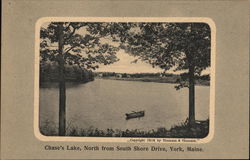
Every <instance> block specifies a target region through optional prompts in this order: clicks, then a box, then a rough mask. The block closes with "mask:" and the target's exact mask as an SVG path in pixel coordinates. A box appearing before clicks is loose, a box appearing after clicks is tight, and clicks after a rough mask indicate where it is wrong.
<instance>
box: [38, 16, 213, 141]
mask: <svg viewBox="0 0 250 160" xmlns="http://www.w3.org/2000/svg"><path fill="white" fill-rule="evenodd" d="M51 21H57V22H65V21H67V22H203V23H207V24H208V25H209V26H210V29H211V68H210V72H211V73H210V74H211V76H210V77H211V79H210V100H209V134H208V136H207V137H205V138H202V139H198V138H197V139H196V138H150V137H149V138H143V137H131V138H120V137H68V136H67V137H59V136H44V135H42V134H41V133H40V131H39V47H40V43H39V42H40V35H39V34H40V27H41V25H42V24H43V23H45V22H51ZM215 56H216V27H215V23H214V21H213V20H212V19H211V18H207V17H191V18H187V17H171V18H164V17H156V18H149V17H133V18H132V17H43V18H40V19H38V21H37V22H36V25H35V66H34V67H35V77H34V79H35V82H34V133H35V136H36V137H37V138H38V139H39V140H41V141H65V142H66V141H67V142H129V143H140V142H134V141H131V140H145V142H142V143H159V142H147V139H161V143H185V144H187V143H192V144H195V143H208V142H209V141H211V140H212V138H213V136H214V121H215V120H214V119H215ZM163 139H166V140H174V141H175V140H176V142H162V140H163ZM178 140H179V141H178ZM194 140H195V141H194Z"/></svg>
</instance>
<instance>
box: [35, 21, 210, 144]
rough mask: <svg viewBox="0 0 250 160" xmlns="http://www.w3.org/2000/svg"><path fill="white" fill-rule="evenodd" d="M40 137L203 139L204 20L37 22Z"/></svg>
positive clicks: (206, 107) (206, 106) (206, 93)
mask: <svg viewBox="0 0 250 160" xmlns="http://www.w3.org/2000/svg"><path fill="white" fill-rule="evenodd" d="M39 29H40V30H39V43H40V44H39V61H40V63H39V115H38V116H39V131H40V133H41V134H42V135H44V136H69V137H145V138H149V137H153V138H200V139H201V138H205V137H206V136H207V135H208V134H209V130H210V128H209V126H210V123H209V122H210V109H211V108H210V79H211V74H210V72H211V28H210V26H209V24H207V23H205V22H192V21H189V22H71V21H69V22H67V21H63V22H61V21H60V22H58V21H48V22H44V23H42V24H41V26H40V28H39Z"/></svg>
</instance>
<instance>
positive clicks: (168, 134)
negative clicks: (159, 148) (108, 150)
mask: <svg viewBox="0 0 250 160" xmlns="http://www.w3.org/2000/svg"><path fill="white" fill-rule="evenodd" d="M57 130H58V126H56V125H54V124H53V123H52V122H48V121H45V122H44V123H42V125H41V126H40V131H41V133H42V134H43V135H45V136H57V135H58V131H57ZM208 132H209V119H207V120H204V121H196V124H195V125H194V126H192V127H190V126H189V125H188V123H187V121H186V122H183V123H181V124H180V125H175V126H172V127H171V128H170V129H166V128H164V127H162V128H158V129H156V130H154V129H152V130H149V131H142V130H138V129H132V130H129V129H126V130H120V129H110V128H108V129H106V130H100V129H98V128H94V127H89V128H87V129H82V128H78V127H75V126H68V127H67V131H66V136H77V137H148V138H150V137H153V138H204V137H206V136H207V135H208Z"/></svg>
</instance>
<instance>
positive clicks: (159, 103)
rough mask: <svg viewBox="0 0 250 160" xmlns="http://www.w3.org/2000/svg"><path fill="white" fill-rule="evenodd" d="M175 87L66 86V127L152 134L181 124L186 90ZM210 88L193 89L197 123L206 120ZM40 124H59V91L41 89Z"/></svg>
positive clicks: (100, 83) (130, 84)
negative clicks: (138, 113) (134, 114)
mask: <svg viewBox="0 0 250 160" xmlns="http://www.w3.org/2000/svg"><path fill="white" fill-rule="evenodd" d="M175 85H176V84H170V83H155V82H140V81H121V80H107V79H95V80H94V81H92V82H88V83H85V84H78V85H73V86H72V85H67V89H66V125H71V126H74V127H77V128H79V129H88V128H90V127H93V128H98V129H107V128H112V129H121V130H126V129H138V130H143V131H147V130H152V129H157V128H160V127H164V128H167V129H169V128H170V127H171V126H174V125H178V124H180V123H181V122H184V121H185V120H186V118H187V117H188V104H189V103H188V102H189V101H188V100H189V99H188V88H182V89H180V90H176V89H175V88H174V86H175ZM209 89H210V87H209V86H195V115H196V117H195V118H196V119H197V120H206V119H208V118H209ZM39 94H40V95H39V121H40V123H43V122H45V121H46V120H48V121H50V122H53V123H54V124H58V119H59V115H58V113H59V89H58V88H56V87H49V88H40V92H39ZM142 110H144V111H145V116H144V117H141V118H134V119H129V120H126V116H125V113H131V112H132V111H142Z"/></svg>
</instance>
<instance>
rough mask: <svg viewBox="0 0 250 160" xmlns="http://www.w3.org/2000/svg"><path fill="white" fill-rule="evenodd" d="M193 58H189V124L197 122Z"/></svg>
mask: <svg viewBox="0 0 250 160" xmlns="http://www.w3.org/2000/svg"><path fill="white" fill-rule="evenodd" d="M192 61H193V58H192V56H190V59H189V125H190V126H193V125H194V124H195V79H194V64H193V62H192Z"/></svg>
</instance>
